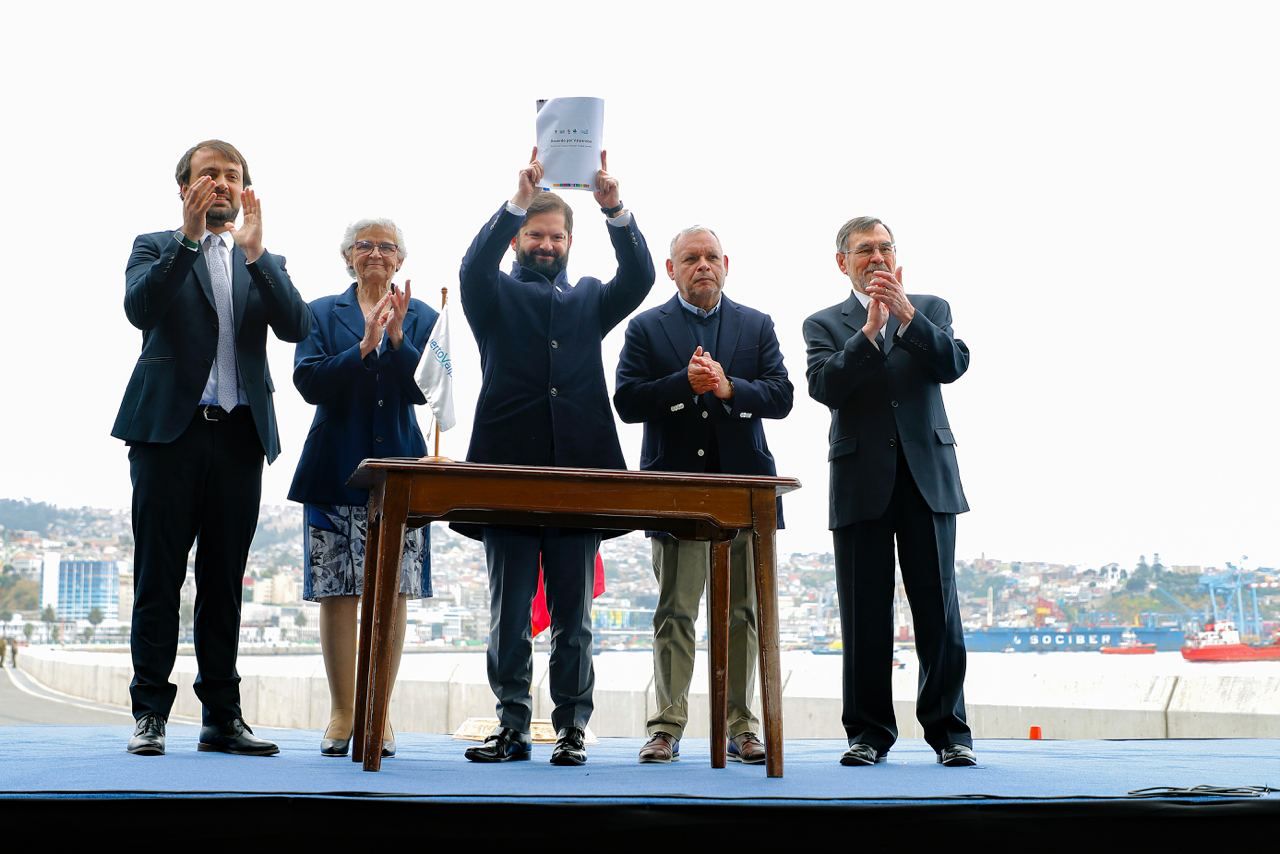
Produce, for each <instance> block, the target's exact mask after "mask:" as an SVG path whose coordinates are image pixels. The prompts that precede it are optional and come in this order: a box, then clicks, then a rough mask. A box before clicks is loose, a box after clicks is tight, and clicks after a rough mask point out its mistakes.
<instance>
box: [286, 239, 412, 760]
mask: <svg viewBox="0 0 1280 854" xmlns="http://www.w3.org/2000/svg"><path fill="white" fill-rule="evenodd" d="M341 251H342V257H343V260H344V261H346V264H347V273H348V274H349V275H351V276H353V277H354V278H355V282H354V283H353V284H352V285H351V286H350V287H349V288H347V289H346V290H345V291H343V292H342V293H340V294H338V295H337V296H328V297H322V298H320V299H318V300H316V301H315V302H313V303H311V312H312V316H313V319H314V322H313V323H312V325H311V335H310V336H309V337H308V338H307V339H306V340H305V341H303V342H302V343H300V344H298V348H297V351H296V353H295V355H294V369H293V384H294V385H295V386H297V387H298V391H299V392H301V393H302V397H303V398H304V399H305V400H306V401H307V402H308V403H311V404H314V405H315V407H316V415H315V419H314V420H313V421H312V423H311V432H310V433H308V434H307V441H306V445H305V446H304V447H303V449H302V459H301V460H299V462H298V471H297V473H296V474H295V475H294V478H293V486H292V487H291V488H290V490H289V498H290V500H292V501H299V502H302V504H303V507H304V513H305V517H306V535H305V540H304V555H305V557H304V564H305V567H304V573H305V575H304V581H303V598H305V599H307V600H308V601H311V602H315V601H319V603H320V648H321V651H322V652H323V653H324V668H325V674H326V675H327V676H328V680H329V706H330V712H329V725H328V727H327V728H326V729H325V733H324V737H323V739H322V740H321V743H320V752H321V753H322V754H324V755H325V756H345V755H346V753H347V751H348V750H349V749H350V744H351V733H352V730H353V726H354V720H355V680H356V601H357V599H358V597H359V596H360V594H361V590H362V588H363V586H364V560H365V553H364V545H365V533H366V530H367V519H366V507H367V505H368V500H369V495H368V491H367V490H363V489H352V488H350V487H348V486H347V485H346V483H347V478H348V477H349V476H350V475H351V473H352V472H353V471H354V470H355V468H356V466H358V465H359V464H360V461H361V460H363V459H365V458H366V457H405V456H409V457H418V456H422V455H424V454H426V452H427V446H426V442H425V441H424V440H423V437H422V431H421V430H420V429H419V428H418V421H417V418H416V417H415V415H414V406H415V405H421V404H424V403H426V402H427V400H426V397H425V396H423V394H422V391H421V390H420V389H419V388H418V384H417V382H416V381H415V379H414V375H415V373H416V370H417V366H418V360H419V359H420V358H421V356H422V352H423V350H424V348H425V347H426V342H427V336H428V335H429V334H430V333H431V328H432V326H434V325H435V321H436V316H437V314H436V312H435V311H434V310H432V309H431V308H429V307H428V306H427V305H426V304H424V303H422V302H420V301H418V300H415V299H411V298H410V288H409V282H408V281H406V282H405V285H404V288H403V289H401V288H399V287H398V286H397V285H396V284H395V283H394V282H393V281H392V278H393V277H394V276H395V274H396V272H397V271H398V270H399V269H400V267H401V265H402V264H404V259H405V244H404V235H403V234H402V233H401V231H400V229H399V228H397V227H396V224H395V223H394V222H392V221H391V220H389V219H362V220H360V221H358V222H355V223H353V224H351V225H350V226H348V227H347V231H346V235H345V236H344V237H343V239H342V246H341ZM430 567H431V560H430V547H429V539H428V530H427V529H426V528H419V529H416V530H412V531H407V532H406V534H405V544H404V554H403V557H402V558H401V564H400V601H399V606H398V607H397V609H396V622H395V633H394V635H393V639H392V646H393V648H394V649H395V657H394V659H393V660H394V664H393V665H392V675H391V678H392V682H393V684H394V681H395V673H396V670H397V669H398V668H399V664H400V650H401V649H402V648H403V645H404V634H405V617H406V610H407V600H408V599H410V598H422V597H427V596H430V595H431V572H430ZM390 728H391V724H390V721H388V722H387V732H386V733H385V734H384V737H385V738H386V746H385V747H384V748H383V755H384V756H393V755H395V740H394V736H393V734H392V733H391V731H390Z"/></svg>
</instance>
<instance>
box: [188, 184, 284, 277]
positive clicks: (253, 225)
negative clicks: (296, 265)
mask: <svg viewBox="0 0 1280 854" xmlns="http://www.w3.org/2000/svg"><path fill="white" fill-rule="evenodd" d="M219 195H220V193H219V187H218V185H217V183H216V182H214V180H213V179H212V178H210V177H209V176H208V175H201V176H200V177H199V178H197V179H196V181H195V183H193V184H192V185H191V186H190V187H188V188H187V191H186V193H185V194H184V195H183V197H182V233H183V234H185V235H186V236H187V239H188V240H190V241H191V242H193V243H199V242H200V239H201V238H202V237H204V232H205V228H206V220H205V217H206V216H207V215H208V213H209V209H210V208H211V207H213V203H214V202H216V201H217V200H218V197H219ZM223 198H224V200H225V199H226V196H225V195H224V196H223ZM240 209H241V211H242V213H243V215H244V220H243V222H242V224H241V225H240V226H239V227H236V224H235V223H234V222H229V223H227V231H229V232H231V237H232V239H234V240H235V242H236V244H237V245H238V246H239V247H240V249H241V251H243V252H244V257H245V260H246V261H247V262H249V263H250V264H252V263H254V262H255V261H257V260H258V259H259V258H261V257H262V253H263V251H264V250H263V248H262V203H261V202H259V201H258V195H257V193H255V192H254V191H253V189H252V188H248V189H246V190H245V191H244V192H243V193H241V195H240Z"/></svg>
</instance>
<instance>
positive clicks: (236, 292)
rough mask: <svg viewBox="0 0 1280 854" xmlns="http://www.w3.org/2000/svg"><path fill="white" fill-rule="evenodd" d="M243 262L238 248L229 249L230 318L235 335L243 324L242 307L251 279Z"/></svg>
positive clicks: (246, 298) (247, 298)
mask: <svg viewBox="0 0 1280 854" xmlns="http://www.w3.org/2000/svg"><path fill="white" fill-rule="evenodd" d="M245 260H246V259H245V257H244V253H243V252H242V251H240V247H239V246H234V245H233V247H232V249H231V311H232V317H234V318H235V323H236V333H237V334H239V332H240V324H242V323H244V307H245V305H247V304H248V302H249V285H250V282H251V279H250V276H249V268H248V267H246V266H245Z"/></svg>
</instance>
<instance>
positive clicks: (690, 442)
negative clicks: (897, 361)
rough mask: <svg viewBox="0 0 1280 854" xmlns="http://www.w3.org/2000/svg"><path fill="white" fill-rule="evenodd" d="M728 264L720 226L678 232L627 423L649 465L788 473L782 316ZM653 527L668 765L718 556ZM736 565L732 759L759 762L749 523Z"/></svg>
mask: <svg viewBox="0 0 1280 854" xmlns="http://www.w3.org/2000/svg"><path fill="white" fill-rule="evenodd" d="M728 272H729V258H728V256H727V255H725V254H724V251H723V249H722V248H721V246H720V239H719V237H717V236H716V234H715V232H714V231H712V230H711V229H709V228H707V227H705V226H700V225H698V226H691V227H689V228H686V229H684V230H683V231H681V232H680V233H679V234H677V235H676V236H675V237H674V238H672V240H671V250H670V257H669V258H668V260H667V275H668V276H669V277H670V278H671V279H672V280H673V281H674V282H675V283H676V289H677V293H676V295H675V296H674V297H672V298H671V299H670V300H669V301H668V302H667V303H665V304H664V305H661V306H659V307H658V308H653V309H650V310H648V311H646V312H643V313H642V314H639V315H637V316H636V317H635V318H634V319H632V321H631V323H629V324H628V325H627V338H626V344H625V345H624V346H623V348H622V355H621V356H620V357H619V359H618V382H617V387H616V390H615V391H614V394H613V402H614V405H615V406H616V407H617V408H618V415H620V416H621V417H622V420H623V421H626V422H628V423H636V422H643V423H644V445H643V448H642V450H641V454H640V468H641V469H644V470H645V471H688V472H704V473H713V474H761V475H774V474H777V470H776V469H775V467H774V463H773V455H772V454H770V453H769V445H768V444H767V443H766V442H765V439H764V422H763V420H762V419H764V418H785V417H786V416H787V413H789V412H790V411H791V402H792V391H793V389H792V386H791V381H790V380H789V379H787V369H786V367H785V366H784V365H783V363H782V351H781V350H780V349H779V348H778V338H777V335H776V334H775V333H774V330H773V321H772V320H770V318H769V316H768V315H767V314H763V313H761V312H759V311H756V310H755V309H753V308H748V307H746V306H744V305H739V304H738V303H735V302H733V301H732V300H730V299H729V298H728V297H726V296H723V294H722V293H721V291H722V290H723V288H724V280H725V277H726V276H727V275H728ZM717 355H718V356H719V358H718V359H717V358H716V356H717ZM778 525H779V527H781V525H782V507H781V502H779V507H778ZM652 537H653V538H652V541H651V542H652V551H653V571H654V575H655V576H657V579H658V607H657V609H656V610H655V611H654V614H653V681H654V692H655V694H656V696H657V708H656V709H655V711H654V714H653V715H652V716H651V717H650V718H649V720H648V724H647V729H648V733H649V741H648V743H646V744H645V746H644V747H643V749H641V751H640V761H641V762H642V763H667V762H671V761H673V760H675V759H677V758H678V757H679V755H680V739H681V738H682V737H683V735H684V729H685V725H686V724H687V723H688V720H689V684H690V682H691V680H692V678H693V660H694V642H695V640H696V637H695V634H694V622H695V620H696V619H697V616H698V603H699V601H700V600H701V598H702V593H703V591H704V590H705V589H706V584H707V571H708V567H709V565H710V559H711V555H710V548H709V544H708V543H705V542H692V541H689V542H685V541H679V540H675V539H673V538H671V537H669V536H667V535H664V534H656V535H652ZM729 567H730V582H729V596H730V603H729V679H728V683H729V684H728V692H729V698H728V699H729V707H728V714H729V719H728V721H727V724H728V733H729V748H728V750H729V758H730V759H731V760H733V761H737V762H744V763H748V764H756V763H761V762H764V760H765V751H764V745H763V744H762V743H761V742H760V739H759V738H758V737H757V736H756V732H757V731H758V730H759V729H760V721H759V719H758V718H757V717H756V716H755V714H754V713H752V711H751V708H750V702H751V696H752V694H753V693H754V689H755V672H756V671H755V668H756V660H757V658H758V656H759V643H758V636H757V630H756V597H755V582H754V570H753V567H754V562H753V560H752V551H751V536H750V533H749V532H744V533H742V534H739V535H738V537H736V538H735V539H734V541H733V544H732V546H731V547H730V551H729Z"/></svg>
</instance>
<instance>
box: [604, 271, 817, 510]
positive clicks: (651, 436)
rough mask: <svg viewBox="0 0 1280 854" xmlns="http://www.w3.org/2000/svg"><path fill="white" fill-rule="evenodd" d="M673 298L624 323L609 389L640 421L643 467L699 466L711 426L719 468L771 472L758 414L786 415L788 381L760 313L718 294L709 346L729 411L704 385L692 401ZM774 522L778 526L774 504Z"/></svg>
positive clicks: (685, 326)
mask: <svg viewBox="0 0 1280 854" xmlns="http://www.w3.org/2000/svg"><path fill="white" fill-rule="evenodd" d="M686 311H687V309H685V308H684V307H683V306H681V305H680V301H679V299H678V298H677V297H672V298H671V299H670V301H668V302H667V303H666V304H664V305H661V306H659V307H658V308H652V309H649V310H648V311H646V312H643V313H642V314H639V315H637V316H636V317H635V318H633V319H632V321H631V323H629V324H628V325H627V339H626V343H625V344H624V345H623V348H622V355H621V356H620V357H619V358H618V382H617V387H616V390H615V391H614V394H613V403H614V406H616V407H617V408H618V415H619V416H621V418H622V420H623V421H625V422H627V423H628V424H634V423H636V422H639V421H643V422H644V445H643V447H642V449H641V452H640V468H641V469H644V470H646V471H689V472H703V471H706V456H705V455H699V453H698V451H699V450H701V449H702V446H703V445H704V444H705V443H706V442H705V439H706V435H707V434H706V431H707V430H708V429H710V430H712V431H714V433H715V440H716V445H717V448H718V450H719V457H720V470H721V472H722V473H725V474H763V475H774V474H777V469H776V467H775V466H774V463H773V455H772V454H770V453H769V445H768V443H767V442H765V439H764V424H763V422H762V421H761V419H763V418H785V417H786V416H787V413H789V412H790V411H791V403H792V392H793V389H792V386H791V381H790V380H789V379H787V369H786V367H785V366H784V365H783V364H782V351H781V350H780V349H779V348H778V338H777V335H776V334H775V333H774V330H773V321H772V320H770V319H769V316H768V315H767V314H763V313H762V312H759V311H756V310H755V309H754V308H747V307H746V306H744V305H739V304H737V303H735V302H733V301H732V300H731V299H729V298H728V297H726V296H723V295H722V296H721V297H720V315H721V316H720V335H719V341H718V343H717V345H716V347H715V351H714V352H713V354H712V355H713V356H715V357H717V361H719V362H720V364H721V365H722V366H723V367H724V370H725V374H726V375H727V376H728V377H729V378H730V379H732V380H733V398H732V399H730V400H729V401H728V403H729V410H728V411H726V410H725V407H724V405H723V403H722V401H720V400H719V399H718V398H716V396H715V395H713V394H712V393H711V392H706V393H704V394H703V395H701V398H700V399H699V400H698V401H697V402H695V401H694V394H693V390H692V389H691V388H690V387H689V376H688V367H689V358H690V357H691V356H692V355H693V351H694V349H695V344H694V339H693V333H692V331H691V330H690V329H689V323H688V321H687V320H686V319H685V317H684V316H683V315H684V313H685V312H686ZM778 527H782V510H781V504H779V510H778Z"/></svg>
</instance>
